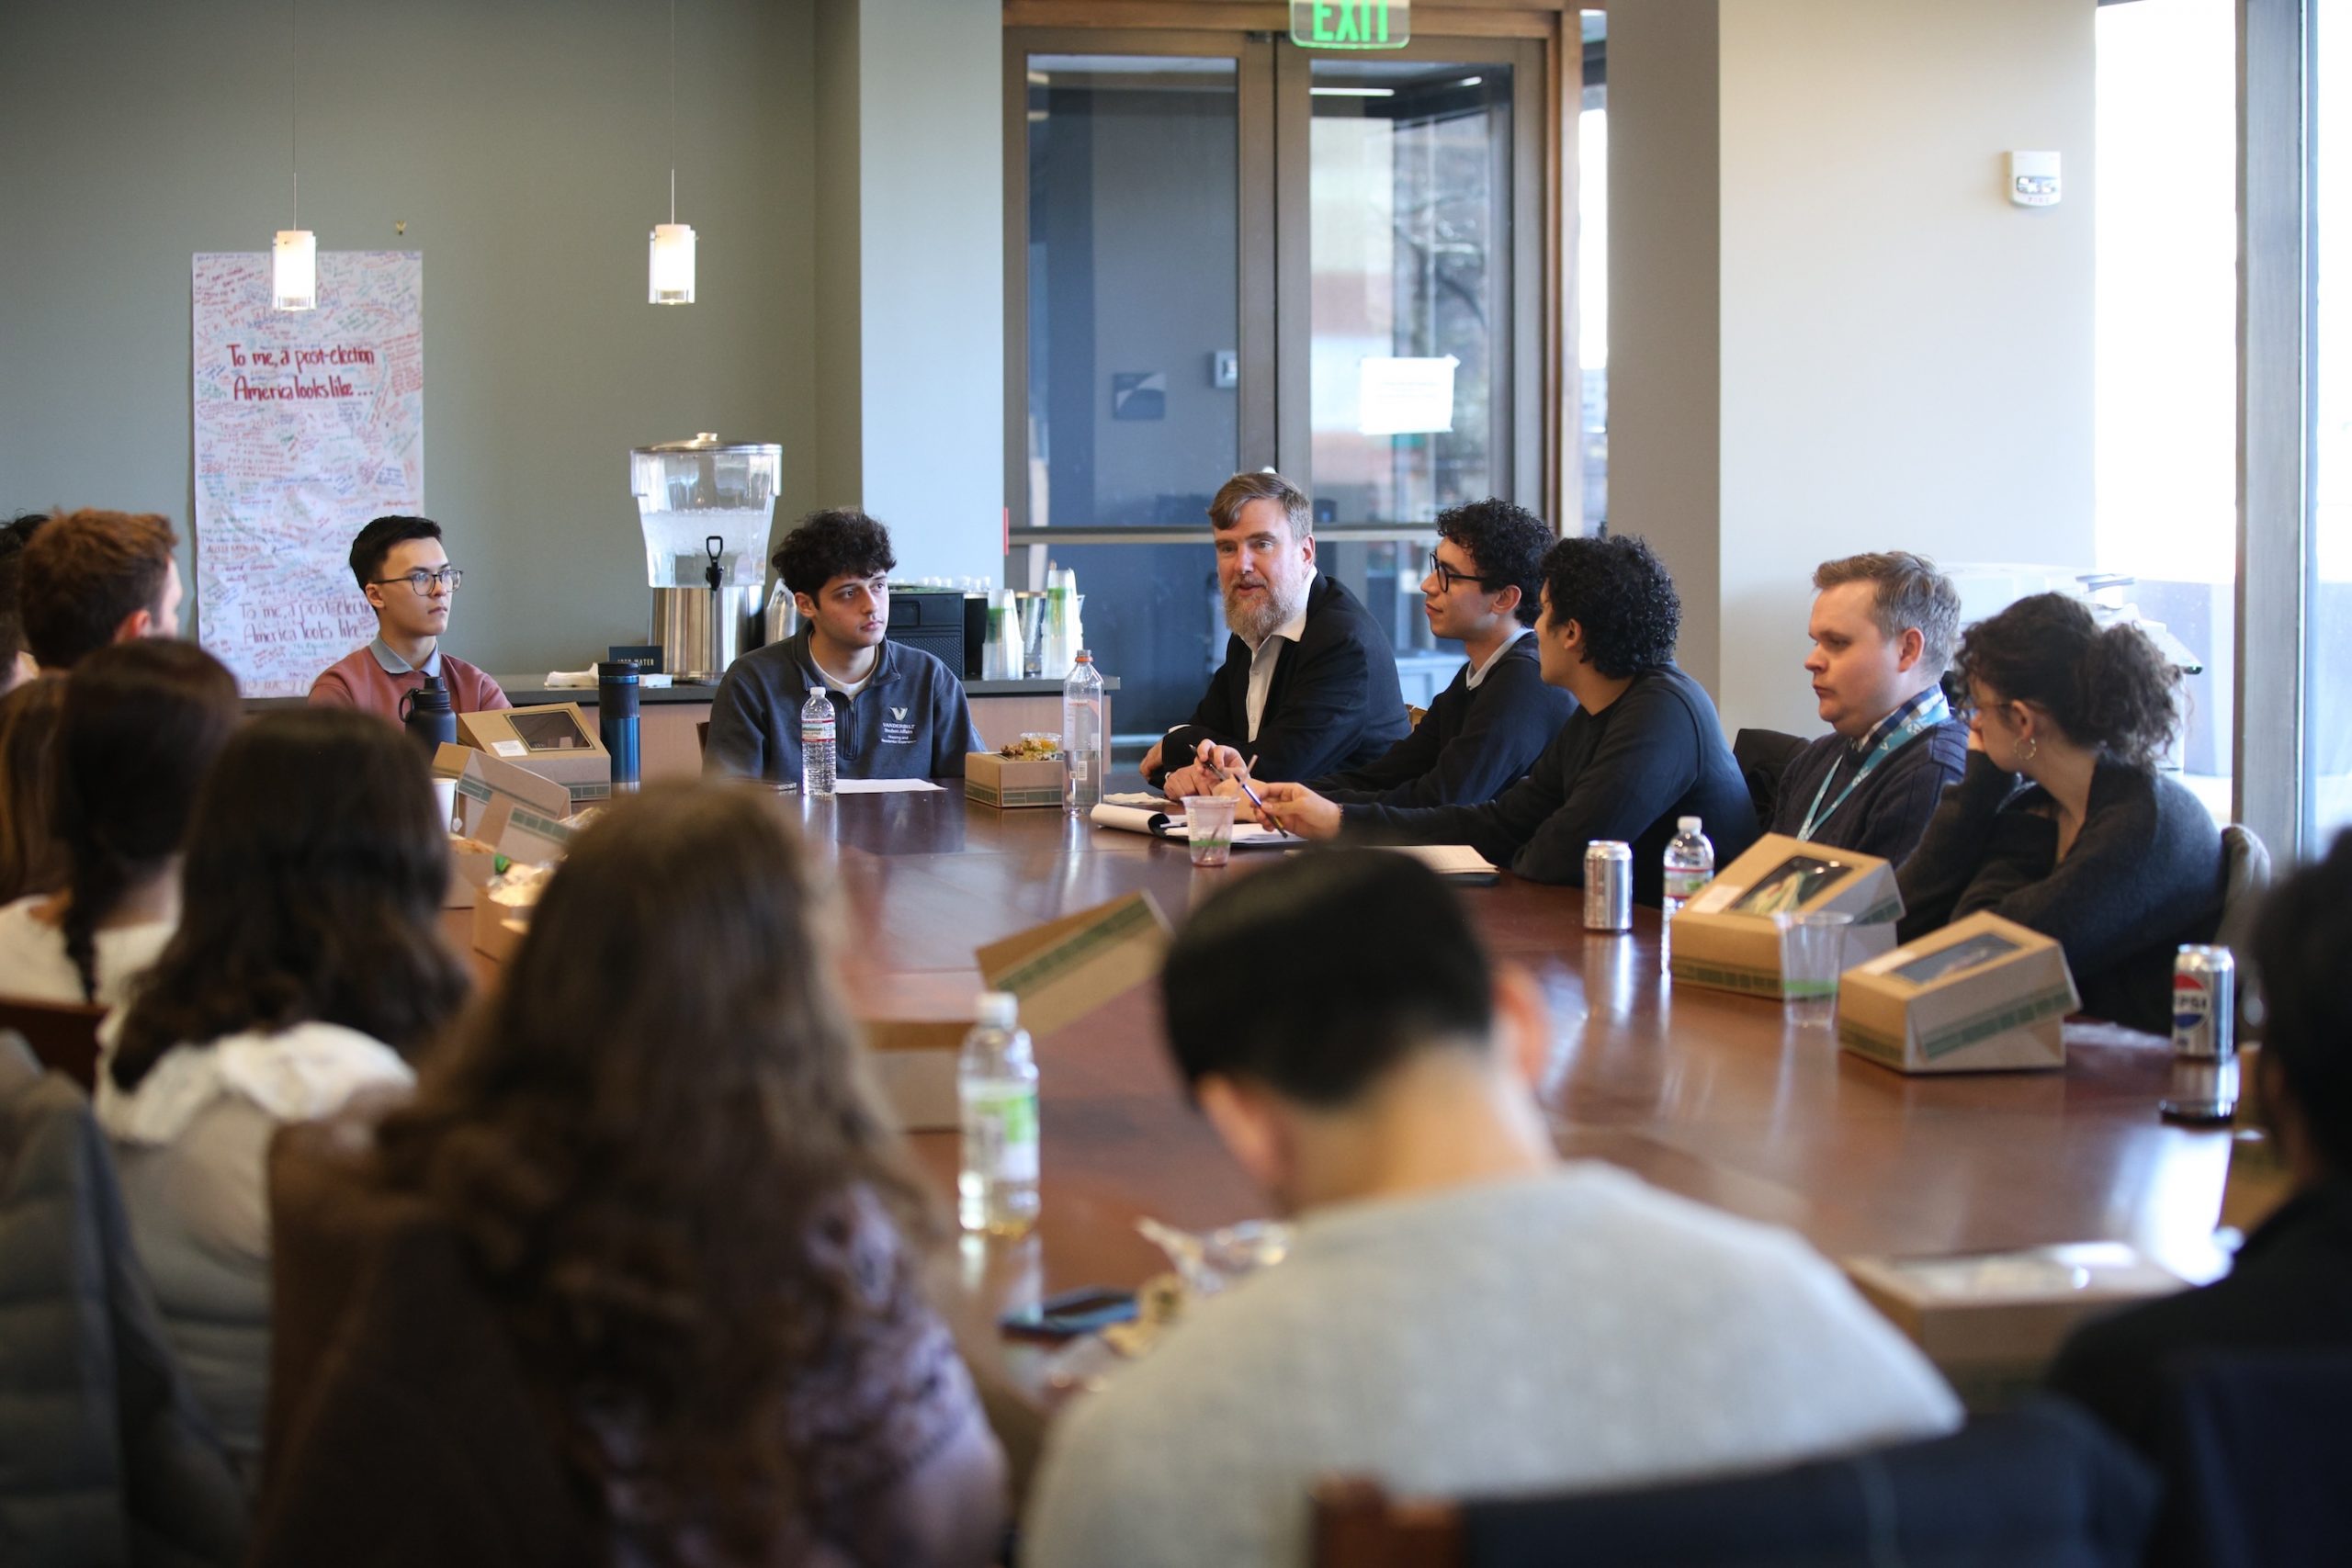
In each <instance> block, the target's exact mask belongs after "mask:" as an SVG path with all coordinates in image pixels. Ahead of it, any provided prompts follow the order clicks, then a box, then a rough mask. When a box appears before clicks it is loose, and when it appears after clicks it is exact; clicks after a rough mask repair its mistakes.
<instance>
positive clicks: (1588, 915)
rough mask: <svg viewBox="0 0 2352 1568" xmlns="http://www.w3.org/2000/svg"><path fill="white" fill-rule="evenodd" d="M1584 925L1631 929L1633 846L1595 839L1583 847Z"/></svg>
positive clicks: (1599, 927) (1593, 928)
mask: <svg viewBox="0 0 2352 1568" xmlns="http://www.w3.org/2000/svg"><path fill="white" fill-rule="evenodd" d="M1584 929H1585V930H1587V931H1632V930H1633V929H1634V846H1633V845H1631V844H1628V843H1626V842H1625V841H1624V840H1622V839H1595V840H1592V842H1590V843H1589V844H1587V845H1586V846H1585V847H1584Z"/></svg>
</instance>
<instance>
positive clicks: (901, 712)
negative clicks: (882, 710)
mask: <svg viewBox="0 0 2352 1568" xmlns="http://www.w3.org/2000/svg"><path fill="white" fill-rule="evenodd" d="M890 716H891V717H892V718H895V719H897V720H898V721H899V723H900V724H904V723H906V722H907V710H906V709H904V708H892V709H891V710H890Z"/></svg>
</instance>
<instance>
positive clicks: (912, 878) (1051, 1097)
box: [786, 784, 2228, 1310]
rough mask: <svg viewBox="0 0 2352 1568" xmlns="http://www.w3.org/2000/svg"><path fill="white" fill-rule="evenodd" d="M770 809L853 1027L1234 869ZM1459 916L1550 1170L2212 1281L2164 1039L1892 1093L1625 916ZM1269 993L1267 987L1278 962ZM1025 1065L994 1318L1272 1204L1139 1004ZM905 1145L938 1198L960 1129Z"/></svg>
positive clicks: (1036, 817)
mask: <svg viewBox="0 0 2352 1568" xmlns="http://www.w3.org/2000/svg"><path fill="white" fill-rule="evenodd" d="M786 804H787V807H788V808H790V809H793V810H796V811H797V812H798V813H799V814H800V816H801V818H802V820H803V823H804V825H805V827H806V829H807V830H808V831H809V833H810V834H811V835H812V837H814V838H815V839H816V840H818V841H819V842H820V844H821V845H823V846H825V848H824V850H823V851H822V853H824V854H825V855H826V856H827V858H829V859H830V860H831V863H832V864H833V865H834V866H835V868H836V869H837V872H838V881H839V886H840V890H841V894H842V903H843V906H844V912H843V919H844V920H845V922H846V932H845V934H846V940H845V941H844V942H843V943H842V950H843V954H844V961H845V964H846V966H847V975H848V980H849V985H850V987H851V994H852V998H853V1002H854V1005H855V1006H856V1007H857V1008H858V1009H859V1010H861V1011H863V1012H865V1013H866V1014H867V1015H868V1016H891V1017H899V1018H905V1017H932V1018H942V1019H944V1018H968V1017H969V1016H970V1008H971V1001H972V998H973V996H974V995H975V993H976V992H977V991H978V988H979V976H978V970H977V969H976V968H975V966H974V961H973V950H974V949H975V948H976V947H978V946H979V945H981V944H983V943H986V942H993V941H995V940H997V939H999V938H1001V937H1006V936H1011V935H1012V934H1014V933H1016V932H1018V931H1023V930H1026V929H1027V928H1029V927H1031V926H1034V925H1035V924H1037V923H1039V922H1041V921H1045V920H1048V919H1054V918H1056V917H1057V916H1060V915H1065V914H1069V913H1073V912H1076V911H1078V910H1080V909H1084V908H1089V907H1091V906H1092V905H1095V904H1099V903H1103V902H1104V901H1106V900H1108V899H1112V898H1115V897H1122V896H1124V895H1125V894H1128V893H1132V892H1136V891H1138V890H1148V891H1149V892H1150V894H1151V895H1152V897H1154V899H1155V900H1157V902H1158V903H1159V907H1160V908H1161V909H1162V910H1163V911H1164V912H1165V913H1166V914H1167V916H1168V917H1169V919H1170V920H1171V921H1173V922H1175V923H1178V924H1179V925H1181V923H1182V920H1183V918H1184V914H1185V911H1186V910H1187V909H1188V908H1191V907H1192V906H1193V904H1195V903H1197V902H1198V901H1199V900H1200V899H1202V898H1204V897H1207V896H1208V895H1209V894H1210V893H1212V892H1213V891H1215V890H1216V888H1218V887H1221V886H1225V885H1226V884H1227V882H1229V881H1231V880H1233V879H1235V878H1238V877H1244V876H1247V875H1249V874H1250V871H1251V867H1250V864H1249V861H1250V858H1251V857H1249V856H1246V855H1238V856H1236V857H1235V864H1234V865H1233V866H1232V867H1231V868H1228V869H1226V870H1218V871H1195V870H1193V867H1192V866H1191V864H1190V863H1189V860H1188V858H1187V856H1186V854H1185V852H1184V849H1183V847H1182V845H1181V844H1170V843H1165V842H1161V841H1159V840H1152V839H1148V838H1145V837H1143V836H1141V835H1137V834H1131V833H1121V832H1113V831H1106V830H1101V829H1092V828H1091V827H1090V826H1087V825H1084V824H1081V823H1080V822H1079V821H1077V820H1074V819H1072V818H1068V817H1066V816H1065V815H1064V814H1062V813H1061V812H1058V811H1050V810H1023V811H1006V812H998V811H995V810H992V809H989V808H988V807H980V806H976V805H971V804H968V803H967V801H966V800H965V799H964V797H963V795H962V793H961V788H960V784H951V787H950V788H949V789H948V790H945V791H942V792H938V793H922V794H891V795H853V796H842V797H838V798H836V799H833V800H831V801H808V802H801V801H797V800H787V803H786ZM1461 897H1463V898H1464V901H1465V902H1466V903H1467V905H1468V907H1469V908H1470V910H1471V912H1472V915H1473V918H1474V919H1475V920H1476V924H1477V927H1478V929H1479V931H1481V932H1482V933H1483V934H1484V935H1485V938H1486V940H1487V942H1488V944H1489V946H1490V947H1491V948H1492V950H1493V951H1494V952H1495V953H1498V955H1500V956H1502V957H1505V958H1509V959H1511V960H1515V961H1517V962H1520V963H1522V964H1528V965H1530V966H1531V967H1533V968H1534V969H1535V970H1536V972H1537V973H1538V975H1539V977H1541V978H1542V979H1543V980H1544V984H1545V987H1546V989H1547V990H1548V991H1549V992H1550V993H1551V995H1552V997H1553V998H1554V1004H1555V1010H1556V1011H1558V1012H1559V1013H1560V1014H1561V1015H1562V1016H1561V1017H1560V1018H1559V1020H1558V1021H1557V1027H1556V1029H1555V1035H1556V1043H1555V1051H1554V1056H1555V1060H1554V1070H1553V1072H1552V1073H1551V1075H1550V1076H1549V1077H1548V1079H1547V1083H1546V1088H1545V1091H1544V1102H1545V1109H1546V1111H1547V1113H1548V1115H1549V1116H1550V1119H1551V1122H1552V1125H1553V1128H1554V1131H1555V1136H1556V1137H1557V1139H1558V1142H1559V1145H1560V1148H1561V1150H1562V1152H1563V1153H1564V1154H1566V1155H1568V1156H1575V1157H1589V1158H1597V1159H1602V1160H1607V1161H1609V1162H1611V1163H1612V1164H1615V1165H1618V1166H1622V1167H1623V1168H1626V1169H1629V1170H1632V1171H1634V1172H1635V1173H1637V1174H1638V1175H1640V1176H1642V1177H1643V1178H1645V1179H1647V1180H1649V1181H1651V1182H1654V1183H1656V1184H1657V1185H1658V1186H1660V1187H1662V1188H1665V1189H1667V1190H1671V1191H1675V1192H1679V1193H1681V1194H1683V1195H1685V1196H1687V1197H1691V1198H1694V1199H1697V1200H1699V1201H1702V1202H1706V1203H1710V1204H1713V1205H1714V1206H1716V1207H1719V1208H1722V1209H1724V1210H1727V1211H1729V1212H1731V1213H1736V1214H1740V1215H1744V1216H1746V1217H1747V1218H1750V1219H1754V1220H1759V1221H1764V1222H1767V1223H1770V1224H1781V1225H1786V1226H1788V1227H1790V1228H1792V1229H1793V1230H1795V1231H1797V1232H1799V1233H1801V1234H1802V1235H1804V1236H1805V1237H1806V1238H1807V1239H1809V1240H1810V1241H1811V1242H1812V1243H1813V1244H1814V1245H1815V1247H1818V1248H1819V1249H1820V1250H1821V1251H1823V1252H1824V1253H1826V1254H1827V1255H1828V1256H1830V1257H1832V1258H1838V1257H1842V1256H1847V1255H1850V1254H1855V1253H1865V1252H1880V1253H1912V1254H1933V1253H1948V1252H1960V1251H1975V1250H1984V1249H1994V1248H2002V1247H2020V1246H2028V1245H2035V1244H2041V1243H2052V1242H2071V1241H2088V1240H2102V1239H2118V1240H2123V1241H2128V1242H2131V1243H2132V1244H2134V1245H2135V1246H2137V1247H2140V1248H2141V1249H2142V1250H2143V1252H2146V1253H2148V1254H2149V1255H2151V1256H2152V1257H2154V1258H2157V1259H2158V1260H2159V1261H2162V1262H2165V1263H2167V1264H2169V1265H2170V1266H2172V1267H2174V1268H2176V1269H2179V1270H2180V1271H2182V1272H2183V1273H2186V1274H2188V1275H2190V1276H2191V1277H2194V1278H2204V1277H2208V1276H2210V1275H2211V1274H2212V1273H2213V1272H2214V1271H2215V1270H2216V1269H2217V1267H2218V1257H2217V1254H2216V1252H2215V1249H2214V1247H2213V1245H2212V1241H2211V1233H2212V1230H2213V1227H2214V1225H2215V1223H2216V1221H2217V1218H2218V1215H2219V1213H2220V1207H2221V1196H2222V1179H2223V1176H2224V1174H2225V1171H2226V1168H2227V1164H2228V1137H2227V1134H2225V1133H2220V1132H2205V1131H2191V1130H2188V1129H2184V1128H2180V1127H2175V1126H2169V1125H2166V1124H2165V1123H2164V1122H2161V1121H2159V1119H2158V1117H2157V1114H2156V1101H2157V1100H2158V1099H2159V1098H2160V1097H2161V1096H2163V1095H2164V1094H2165V1092H2166V1090H2167V1086H2168V1085H2169V1084H2170V1083H2171V1081H2172V1074H2173V1066H2172V1059H2171V1055H2170V1049H2169V1043H2168V1042H2162V1041H2158V1040H2155V1039H2153V1038H2150V1037H2148V1036H2143V1035H2131V1034H2128V1033H2125V1032H2120V1031H2114V1030H2107V1029H2103V1028H2098V1027H2094V1028H2091V1029H2088V1030H2078V1031H2075V1032H2072V1033H2073V1036H2074V1037H2073V1038H2071V1039H2070V1050H2069V1058H2068V1063H2067V1066H2066V1067H2065V1070H2064V1071H2063V1072H2047V1073H2004V1074H1985V1075H1967V1076H1950V1077H1903V1076H1901V1075H1898V1074H1896V1073H1894V1072H1891V1071H1889V1070H1887V1069H1885V1068H1883V1067H1880V1066H1874V1065H1871V1064H1870V1063H1867V1062H1863V1061H1860V1060H1858V1059H1856V1058H1854V1057H1852V1056H1849V1055H1846V1054H1844V1053H1842V1052H1840V1051H1838V1049H1837V1047H1836V1045H1835V1043H1834V1042H1833V1041H1832V1040H1831V1038H1830V1037H1829V1035H1828V1034H1827V1033H1826V1032H1821V1031H1805V1030H1802V1029H1799V1028H1797V1027H1795V1026H1793V1025H1788V1024H1784V1022H1783V1021H1782V1017H1781V1010H1780V1008H1779V1007H1777V1006H1776V1005H1774V1004H1772V1003H1770V1002H1767V1001H1762V1000H1758V999H1753V998H1744V997H1736V996H1730V995H1724V994H1721V993H1716V992H1710V991H1704V990H1700V989H1696V988H1693V987H1681V988H1679V989H1678V988H1677V987H1674V986H1673V985H1672V984H1671V983H1670V982H1668V980H1667V979H1666V978H1665V977H1664V976H1662V975H1661V973H1660V965H1659V961H1658V960H1659V930H1658V922H1657V915H1656V913H1655V912H1654V911H1650V910H1637V911H1636V912H1635V916H1634V920H1635V925H1634V931H1633V933H1632V934H1631V935H1629V936H1606V935H1588V934H1587V933H1586V932H1585V931H1584V930H1583V929H1582V923H1581V912H1582V901H1581V896H1580V894H1579V892H1578V891H1577V889H1573V888H1558V887H1544V886H1537V885H1535V884H1532V883H1527V882H1522V881H1521V880H1519V879H1517V878H1515V877H1511V876H1510V875H1508V874H1506V875H1505V876H1504V877H1503V879H1502V880H1501V882H1500V883H1499V884H1498V886H1491V887H1464V888H1463V889H1461ZM1261 984H1263V985H1266V986H1269V987H1273V986H1280V985H1282V984H1283V974H1282V968H1281V963H1280V955H1279V953H1275V954H1270V955H1269V959H1268V962H1267V965H1266V968H1265V972H1264V974H1263V975H1262V976H1261ZM1579 1011H1580V1012H1581V1013H1582V1015H1583V1017H1582V1021H1581V1027H1578V1024H1577V1013H1578V1012H1579ZM1037 1063H1038V1071H1039V1075H1040V1093H1041V1100H1042V1104H1041V1114H1042V1118H1043V1123H1044V1151H1043V1162H1044V1164H1043V1179H1042V1187H1043V1213H1042V1215H1041V1217H1040V1220H1039V1223H1038V1227H1037V1232H1036V1234H1035V1236H1034V1237H1032V1238H1030V1239H1029V1240H1027V1241H1025V1242H1023V1243H1020V1244H1006V1243H998V1242H991V1243H989V1244H988V1245H987V1246H986V1247H980V1246H978V1245H977V1244H975V1243H967V1247H966V1251H965V1266H966V1277H967V1283H969V1284H970V1285H971V1286H972V1287H973V1288H974V1289H975V1290H976V1291H977V1292H978V1293H979V1295H980V1296H981V1298H982V1300H983V1301H984V1302H985V1303H987V1304H988V1305H989V1306H990V1307H992V1308H995V1309H998V1310H1001V1308H1002V1307H1004V1306H1006V1305H1009V1304H1012V1303H1017V1302H1021V1301H1024V1300H1028V1299H1034V1298H1035V1296H1036V1295H1037V1294H1039V1293H1041V1292H1045V1293H1049V1292H1057V1291H1061V1290H1068V1289H1070V1288H1073V1287H1076V1286H1079V1285H1088V1284H1109V1285H1118V1286H1133V1285H1135V1284H1136V1283H1138V1282H1140V1281H1141V1280H1144V1279H1145V1278H1147V1277H1148V1276H1149V1275H1151V1274H1153V1273H1157V1272H1159V1271H1160V1270H1161V1269H1163V1268H1164V1267H1165V1263H1164V1260H1163V1259H1162V1258H1161V1256H1160V1254H1159V1251H1158V1250H1157V1249H1156V1248H1154V1247H1151V1246H1150V1245H1149V1244H1148V1243H1147V1242H1145V1241H1144V1240H1143V1239H1142V1238H1141V1237H1139V1236H1138V1235H1136V1231H1135V1221H1136V1219H1137V1218H1138V1217H1139V1216H1142V1215H1147V1214H1148V1215H1152V1216H1154V1217H1157V1218H1159V1219H1161V1220H1165V1221H1167V1222H1169V1223H1170V1224H1177V1225H1181V1226H1184V1227H1186V1228H1191V1229H1201V1228H1205V1227H1210V1226H1215V1225H1219V1224H1228V1223H1231V1222H1233V1221H1237V1220H1242V1219H1248V1218H1252V1217H1257V1216H1261V1215H1262V1214H1264V1213H1265V1212H1266V1208H1265V1201H1264V1199H1263V1198H1262V1196H1261V1194H1259V1193H1258V1192H1257V1190H1255V1189H1254V1188H1253V1187H1252V1186H1251V1185H1250V1183H1249V1182H1248V1180H1247V1179H1244V1177H1243V1176H1242V1175H1241V1173H1240V1171H1239V1170H1238V1168H1236V1167H1235V1166H1234V1165H1233V1163H1232V1162H1231V1160H1229V1159H1228V1158H1227V1156H1226V1155H1225V1153H1224V1151H1223V1150H1222V1148H1221V1147H1220V1146H1219V1145H1217V1143H1216V1139H1215V1137H1214V1136H1213V1135H1212V1134H1211V1133H1210V1132H1209V1130H1208V1128H1207V1126H1206V1125H1205V1123H1204V1122H1202V1121H1201V1120H1200V1119H1199V1118H1198V1117H1197V1116H1196V1115H1195V1114H1194V1113H1193V1111H1192V1110H1191V1108H1190V1107H1189V1106H1188V1105H1187V1104H1186V1103H1185V1101H1184V1099H1183V1095H1182V1091H1181V1089H1180V1088H1179V1087H1178V1083H1177V1080H1176V1077H1175V1075H1174V1073H1173V1072H1172V1071H1171V1069H1170V1067H1169V1066H1168V1065H1167V1062H1166V1059H1165V1055H1164V1053H1163V1050H1162V1046H1161V1042H1160V1028H1159V1015H1158V1003H1157V999H1156V998H1155V997H1154V995H1153V994H1152V988H1151V987H1138V988H1137V989H1136V990H1134V991H1132V992H1130V993H1128V994H1127V995H1125V996H1124V997H1122V998H1118V999H1117V1000H1115V1001H1114V1002H1111V1003H1110V1004H1108V1005H1106V1006H1104V1007H1103V1008H1101V1009H1099V1010H1096V1011H1095V1012H1093V1013H1091V1014H1090V1015H1088V1016H1087V1017H1085V1018H1083V1019H1081V1020H1080V1021H1077V1022H1075V1023H1073V1024H1071V1025H1069V1027H1067V1028H1065V1029H1063V1030H1061V1031H1059V1032H1057V1033H1055V1034H1052V1035H1049V1036H1047V1037H1046V1038H1043V1039H1040V1040H1039V1041H1038V1042H1037ZM912 1142H913V1144H914V1146H915V1149H916V1152H917V1154H918V1156H920V1158H921V1159H922V1163H923V1165H924V1167H925V1168H927V1169H928V1171H929V1172H930V1174H931V1176H932V1177H933V1179H934V1181H935V1183H936V1185H937V1187H938V1190H940V1191H941V1192H942V1193H943V1194H945V1195H951V1196H952V1194H953V1192H954V1190H955V1179H956V1161H957V1147H956V1134H953V1133H920V1134H914V1135H913V1138H912Z"/></svg>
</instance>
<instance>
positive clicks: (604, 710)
mask: <svg viewBox="0 0 2352 1568" xmlns="http://www.w3.org/2000/svg"><path fill="white" fill-rule="evenodd" d="M637 685H638V682H637V666H636V665H634V664H631V663H630V662H629V661H628V660H625V659H620V660H598V661H597V664H596V738H597V739H600V740H602V741H603V742H604V743H605V750H606V751H608V752H610V753H611V754H612V759H613V793H614V794H616V795H619V794H623V793H625V792H627V791H629V790H633V789H635V788H636V787H637V784H638V753H637Z"/></svg>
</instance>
